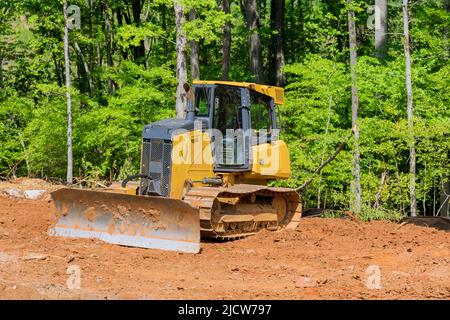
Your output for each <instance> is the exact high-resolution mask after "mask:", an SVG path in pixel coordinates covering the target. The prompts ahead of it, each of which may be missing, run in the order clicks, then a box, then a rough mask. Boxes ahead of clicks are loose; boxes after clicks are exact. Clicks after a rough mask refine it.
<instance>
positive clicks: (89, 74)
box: [74, 41, 94, 96]
mask: <svg viewBox="0 0 450 320" xmlns="http://www.w3.org/2000/svg"><path fill="white" fill-rule="evenodd" d="M74 47H75V50H77V52H78V54H79V55H80V59H81V62H82V63H83V68H84V71H85V72H86V77H87V80H88V83H89V95H90V96H92V94H93V93H94V83H93V82H92V75H91V71H90V70H89V66H88V64H87V62H86V59H85V58H84V55H83V51H81V48H80V46H79V45H78V42H77V41H74Z"/></svg>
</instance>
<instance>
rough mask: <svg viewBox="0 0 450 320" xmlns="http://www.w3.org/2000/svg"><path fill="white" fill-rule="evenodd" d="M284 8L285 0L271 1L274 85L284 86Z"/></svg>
mask: <svg viewBox="0 0 450 320" xmlns="http://www.w3.org/2000/svg"><path fill="white" fill-rule="evenodd" d="M284 7H285V0H271V12H270V20H271V26H272V29H274V30H275V31H276V33H273V34H272V51H273V52H272V59H273V68H274V70H273V72H274V76H275V85H277V86H279V87H282V86H284V84H285V82H286V79H285V76H284V73H283V66H284V63H285V60H284Z"/></svg>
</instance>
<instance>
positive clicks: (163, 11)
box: [161, 4, 168, 61]
mask: <svg viewBox="0 0 450 320" xmlns="http://www.w3.org/2000/svg"><path fill="white" fill-rule="evenodd" d="M166 14H167V7H166V4H163V5H162V12H161V15H162V28H163V30H164V33H167V22H166V19H167V18H166ZM163 48H164V59H166V61H167V55H168V48H167V39H166V38H164V39H163Z"/></svg>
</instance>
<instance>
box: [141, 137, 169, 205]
mask: <svg viewBox="0 0 450 320" xmlns="http://www.w3.org/2000/svg"><path fill="white" fill-rule="evenodd" d="M171 156H172V142H171V141H169V140H162V139H151V140H144V141H143V145H142V167H141V173H142V174H144V175H147V176H149V177H150V179H147V178H142V179H141V187H140V190H141V194H144V195H145V194H149V195H160V196H165V197H167V196H169V194H170V176H171Z"/></svg>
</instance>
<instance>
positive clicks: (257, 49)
mask: <svg viewBox="0 0 450 320" xmlns="http://www.w3.org/2000/svg"><path fill="white" fill-rule="evenodd" d="M244 1H245V16H246V19H247V28H248V30H249V32H250V36H249V38H248V43H249V54H250V71H251V73H252V75H253V77H254V78H255V81H256V82H258V83H264V72H263V65H262V55H261V37H260V35H259V14H258V0H244Z"/></svg>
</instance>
